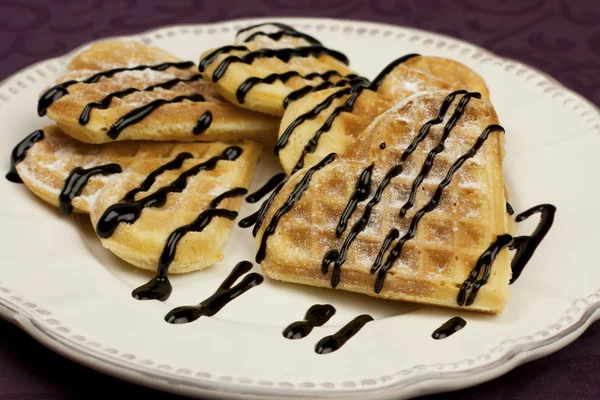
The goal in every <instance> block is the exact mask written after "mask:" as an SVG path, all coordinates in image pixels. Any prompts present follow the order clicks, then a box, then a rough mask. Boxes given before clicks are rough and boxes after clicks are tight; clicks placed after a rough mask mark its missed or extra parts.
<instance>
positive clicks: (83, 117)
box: [79, 74, 202, 125]
mask: <svg viewBox="0 0 600 400" xmlns="http://www.w3.org/2000/svg"><path fill="white" fill-rule="evenodd" d="M200 79H202V75H200V74H196V75H193V76H191V77H190V78H187V79H184V78H175V79H171V80H168V81H166V82H163V83H157V84H156V85H152V86H148V87H146V88H143V89H136V88H127V89H123V90H120V91H118V92H113V93H110V94H108V95H107V96H106V97H104V98H103V99H102V100H100V101H98V102H94V103H88V104H87V105H86V106H85V107H84V108H83V111H81V114H80V115H79V125H87V123H88V122H90V114H91V112H92V110H93V109H98V110H106V109H107V108H108V107H109V106H110V103H111V102H112V99H114V98H118V99H122V98H123V97H125V96H127V95H130V94H132V93H136V92H151V91H153V90H154V89H157V88H162V89H171V88H172V87H173V86H175V85H177V84H178V83H182V82H194V81H197V80H200Z"/></svg>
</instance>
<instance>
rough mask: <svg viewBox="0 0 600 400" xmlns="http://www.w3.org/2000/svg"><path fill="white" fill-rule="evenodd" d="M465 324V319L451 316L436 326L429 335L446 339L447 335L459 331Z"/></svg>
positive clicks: (437, 338)
mask: <svg viewBox="0 0 600 400" xmlns="http://www.w3.org/2000/svg"><path fill="white" fill-rule="evenodd" d="M465 326H467V321H465V320H464V319H462V318H461V317H453V318H450V319H449V320H448V321H446V322H444V324H443V325H442V326H440V327H439V328H437V329H436V330H435V331H433V333H432V334H431V337H432V338H434V339H435V340H440V339H446V338H447V337H448V336H452V335H454V334H455V333H456V332H458V331H460V330H461V329H462V328H464V327H465Z"/></svg>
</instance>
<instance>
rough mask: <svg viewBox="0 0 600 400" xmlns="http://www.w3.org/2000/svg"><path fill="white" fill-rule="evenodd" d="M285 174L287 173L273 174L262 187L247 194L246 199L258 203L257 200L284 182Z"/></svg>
mask: <svg viewBox="0 0 600 400" xmlns="http://www.w3.org/2000/svg"><path fill="white" fill-rule="evenodd" d="M285 176H286V175H285V173H283V172H282V173H280V174H277V175H274V176H272V177H271V178H270V179H269V180H268V181H267V183H265V184H264V185H263V186H262V187H261V188H260V189H258V190H257V191H256V192H254V193H252V194H249V195H248V196H246V201H247V202H248V203H256V202H257V201H259V200H260V199H262V198H263V197H265V196H266V195H267V193H269V192H270V191H272V190H273V189H275V188H276V187H277V185H279V184H280V183H281V182H283V180H284V179H285Z"/></svg>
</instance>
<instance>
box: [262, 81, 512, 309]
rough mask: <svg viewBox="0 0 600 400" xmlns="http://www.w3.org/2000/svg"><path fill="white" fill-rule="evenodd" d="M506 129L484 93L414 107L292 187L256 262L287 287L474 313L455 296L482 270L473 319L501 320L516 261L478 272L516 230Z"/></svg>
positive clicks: (400, 109) (421, 100) (442, 95)
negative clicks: (506, 167) (490, 316)
mask: <svg viewBox="0 0 600 400" xmlns="http://www.w3.org/2000/svg"><path fill="white" fill-rule="evenodd" d="M497 123H498V118H497V116H496V113H495V111H494V108H493V107H492V105H491V104H490V103H489V102H488V101H487V100H485V99H483V98H482V96H481V95H480V94H479V93H473V92H467V91H456V92H452V93H450V92H448V91H435V92H426V93H418V94H415V95H413V96H411V97H409V98H407V99H405V100H404V101H403V102H401V103H399V104H398V105H396V106H394V107H393V108H392V109H390V110H388V111H387V112H385V113H384V114H382V115H381V116H379V117H378V118H377V119H375V121H374V122H373V123H372V124H371V125H370V126H369V127H368V128H367V129H366V131H365V132H363V133H362V134H361V135H360V136H359V138H358V139H357V140H356V141H355V142H354V143H353V144H351V145H350V146H349V148H348V150H347V151H346V152H345V153H344V154H343V155H340V156H337V157H336V155H335V154H334V153H331V154H329V155H327V156H326V157H325V158H323V159H321V160H320V161H319V162H318V163H315V164H314V165H313V166H311V167H310V168H305V169H303V170H300V171H299V172H298V173H296V174H294V175H292V176H291V177H290V179H289V180H288V182H287V183H286V184H285V185H284V186H283V187H282V188H281V189H280V191H279V192H278V194H277V195H276V197H274V200H273V201H272V203H271V204H270V206H268V207H265V209H263V210H262V214H261V217H260V218H259V222H258V225H257V227H258V228H257V233H258V234H257V237H256V239H257V247H258V251H257V256H256V258H257V259H256V261H257V262H261V265H262V269H263V271H264V273H265V274H266V275H267V276H269V277H271V278H274V279H277V280H282V281H288V282H295V283H302V284H306V285H311V286H321V287H336V288H339V289H344V290H350V291H354V292H360V293H365V294H368V295H372V296H377V297H382V298H389V299H398V300H406V301H414V302H419V303H428V304H437V305H442V306H448V307H458V306H459V305H460V304H459V303H463V304H464V302H459V301H457V296H458V295H459V291H460V289H461V287H462V285H463V282H464V281H465V280H466V279H467V278H468V277H469V275H470V273H471V272H472V271H473V270H474V269H475V267H477V268H479V269H477V270H476V271H477V273H479V272H481V273H482V274H483V275H482V277H481V279H480V280H479V281H478V282H477V284H476V285H475V286H476V289H475V288H473V287H470V286H469V287H468V288H469V289H472V292H471V293H467V295H469V297H471V296H472V297H473V299H474V301H473V302H472V304H471V301H468V302H467V304H468V305H467V306H466V307H465V308H468V309H472V310H478V311H485V312H491V313H497V312H500V311H501V310H502V309H503V307H504V305H505V303H506V301H507V299H508V283H509V278H510V273H511V268H510V264H509V257H508V251H507V250H501V249H502V247H498V249H497V250H498V251H496V252H494V254H493V256H495V260H494V259H493V257H492V258H491V261H490V259H489V257H491V256H490V254H488V255H487V256H486V257H487V258H486V257H482V258H481V260H480V256H482V254H484V253H486V249H488V248H492V247H490V246H491V244H494V243H496V244H497V245H498V246H499V245H500V244H502V243H500V242H497V239H498V240H499V241H500V240H502V239H501V238H503V237H504V236H503V235H504V234H506V233H510V231H511V230H512V224H511V223H510V222H509V221H510V220H509V216H508V214H507V212H506V208H505V204H506V198H505V189H504V178H503V175H502V160H503V156H504V133H503V129H502V127H500V126H499V125H497ZM381 143H385V144H386V146H385V147H384V146H381ZM265 204H266V203H265ZM255 228H256V227H255ZM486 254H487V253H486ZM478 260H480V261H479V262H478ZM485 262H487V264H489V265H488V266H487V267H486V268H483V267H484V266H486V265H485ZM475 279H477V276H476V277H475ZM486 283H487V284H486ZM477 291H478V293H477ZM475 295H477V297H476V299H475Z"/></svg>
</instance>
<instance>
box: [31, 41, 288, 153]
mask: <svg viewBox="0 0 600 400" xmlns="http://www.w3.org/2000/svg"><path fill="white" fill-rule="evenodd" d="M69 68H70V69H71V72H69V73H68V74H67V75H65V76H64V77H62V78H61V79H60V80H59V81H58V82H57V84H56V85H55V86H53V87H51V88H50V89H47V90H46V91H44V92H43V93H42V95H41V97H40V100H39V102H38V113H39V114H40V116H42V115H46V114H47V115H48V117H50V118H51V119H52V120H54V121H55V122H56V123H57V124H58V125H59V126H60V128H61V129H62V130H63V131H64V132H65V133H67V134H69V135H70V136H72V137H74V138H76V139H79V140H81V141H83V142H87V143H106V142H111V141H113V140H161V141H170V140H179V141H213V140H237V139H253V140H259V141H263V142H267V143H268V142H272V141H273V140H274V137H275V135H276V131H277V126H278V121H277V120H276V119H274V118H272V117H269V116H266V115H264V114H261V113H254V112H251V111H248V110H244V109H240V108H239V107H235V106H233V105H231V104H230V103H228V102H227V101H225V100H224V99H223V98H222V97H221V96H220V95H219V94H218V93H217V91H216V90H215V89H214V87H213V85H212V84H211V83H209V82H207V80H206V79H205V77H203V76H202V75H201V74H199V73H198V70H197V68H196V65H195V64H194V63H193V62H191V61H181V60H180V59H178V58H177V57H174V56H173V55H171V54H169V53H167V52H166V51H164V50H161V49H157V48H154V47H148V46H144V45H142V44H140V43H137V42H125V41H107V42H99V43H96V44H94V45H92V47H91V48H90V49H89V50H86V51H84V52H82V53H80V54H79V55H77V56H76V57H75V58H74V59H73V60H72V61H71V63H70V64H69Z"/></svg>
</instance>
